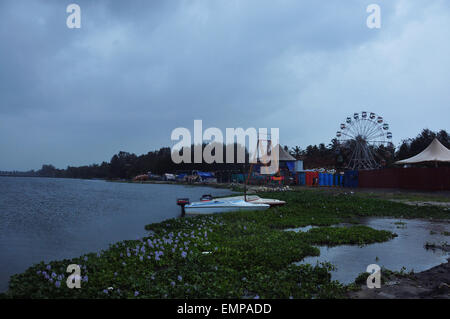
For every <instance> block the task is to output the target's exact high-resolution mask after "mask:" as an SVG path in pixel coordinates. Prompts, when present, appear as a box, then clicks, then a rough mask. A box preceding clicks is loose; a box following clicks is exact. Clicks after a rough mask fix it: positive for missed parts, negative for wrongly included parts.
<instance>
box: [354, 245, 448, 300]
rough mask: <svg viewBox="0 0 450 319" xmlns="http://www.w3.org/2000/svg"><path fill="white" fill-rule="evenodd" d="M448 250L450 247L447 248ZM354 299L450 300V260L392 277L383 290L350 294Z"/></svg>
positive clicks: (368, 290) (382, 286) (363, 286)
mask: <svg viewBox="0 0 450 319" xmlns="http://www.w3.org/2000/svg"><path fill="white" fill-rule="evenodd" d="M446 249H448V246H447V248H446ZM348 297H349V298H352V299H450V259H448V260H447V263H445V264H441V265H439V266H436V267H433V268H431V269H429V270H426V271H423V272H420V273H416V274H412V275H408V276H398V275H397V276H395V275H394V276H392V277H390V278H389V281H387V282H386V283H384V284H382V285H381V288H379V289H377V288H373V289H369V288H367V286H366V285H362V286H361V290H360V291H356V292H350V293H349V294H348Z"/></svg>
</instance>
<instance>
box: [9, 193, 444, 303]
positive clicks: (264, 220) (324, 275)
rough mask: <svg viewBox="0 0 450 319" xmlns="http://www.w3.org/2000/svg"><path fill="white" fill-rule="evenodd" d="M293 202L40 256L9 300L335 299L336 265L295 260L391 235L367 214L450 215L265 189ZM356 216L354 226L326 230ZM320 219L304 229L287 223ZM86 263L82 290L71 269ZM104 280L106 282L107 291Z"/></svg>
mask: <svg viewBox="0 0 450 319" xmlns="http://www.w3.org/2000/svg"><path fill="white" fill-rule="evenodd" d="M264 196H270V197H272V198H277V199H281V200H285V201H287V203H288V204H287V205H285V206H283V207H279V208H272V209H269V210H267V211H256V212H233V213H227V214H220V215H211V216H196V217H189V218H174V219H170V220H167V221H164V222H162V223H155V224H150V225H147V226H146V229H147V230H148V231H149V233H148V235H147V236H145V237H144V238H139V239H136V240H125V241H122V242H118V243H115V244H113V245H111V246H110V247H109V249H106V250H103V251H101V252H98V253H90V254H86V255H83V256H81V257H79V258H72V259H66V260H61V261H53V262H50V263H47V264H46V263H44V262H41V263H39V264H36V265H33V266H32V267H30V268H29V269H27V270H26V271H25V272H24V273H21V274H18V275H14V276H12V277H11V280H10V283H9V290H8V291H7V292H6V293H5V294H4V295H3V297H6V298H113V299H115V298H286V299H288V298H339V297H343V296H345V292H346V287H344V286H343V285H341V284H340V283H339V282H336V281H332V280H331V275H330V271H331V270H332V265H329V264H326V263H325V264H319V265H315V266H312V265H297V264H294V263H295V262H298V261H301V260H302V259H303V258H304V257H307V256H317V255H318V254H319V253H320V250H319V249H318V248H317V247H315V246H317V245H328V246H335V245H347V244H348V245H352V244H354V245H367V244H371V243H375V242H382V241H387V240H390V239H391V238H393V237H394V236H395V234H393V233H391V232H388V231H380V230H375V229H372V228H369V227H366V226H360V225H357V224H355V223H356V222H357V218H359V217H364V216H393V217H402V218H405V219H406V218H412V217H423V216H428V217H439V218H447V219H450V212H448V211H445V210H443V209H439V208H435V207H415V206H408V205H404V204H401V203H393V202H388V201H385V200H382V199H366V198H363V197H358V196H357V195H351V196H349V195H342V194H326V193H318V192H314V191H300V192H289V193H286V192H285V193H273V194H269V195H267V194H265V195H264ZM341 222H351V223H353V224H354V225H351V226H348V227H329V226H331V225H333V224H338V223H341ZM308 225H314V226H319V227H316V228H312V229H310V230H309V231H306V232H292V231H284V230H285V229H286V228H295V227H305V226H308ZM69 264H78V265H80V266H81V269H82V272H81V288H80V289H76V288H74V289H69V288H68V287H67V285H66V279H67V276H68V275H69V274H68V273H66V268H67V266H68V265H69ZM105 287H106V288H105Z"/></svg>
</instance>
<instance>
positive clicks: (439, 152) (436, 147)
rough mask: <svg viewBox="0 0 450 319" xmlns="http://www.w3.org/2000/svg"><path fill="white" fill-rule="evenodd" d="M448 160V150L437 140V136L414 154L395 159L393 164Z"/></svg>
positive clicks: (449, 158)
mask: <svg viewBox="0 0 450 319" xmlns="http://www.w3.org/2000/svg"><path fill="white" fill-rule="evenodd" d="M431 161H432V162H450V150H449V149H448V148H446V147H445V146H444V145H442V144H441V142H439V140H438V139H437V138H435V139H434V140H433V142H431V144H430V145H428V147H427V148H426V149H424V150H423V151H422V152H421V153H419V154H417V155H416V156H413V157H410V158H407V159H404V160H401V161H397V162H395V164H413V163H421V162H431Z"/></svg>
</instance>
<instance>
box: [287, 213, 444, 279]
mask: <svg viewBox="0 0 450 319" xmlns="http://www.w3.org/2000/svg"><path fill="white" fill-rule="evenodd" d="M360 223H361V224H360V225H366V226H369V227H372V228H374V229H378V230H389V231H391V232H393V233H396V234H398V237H396V238H394V239H392V240H390V241H387V242H384V243H375V244H370V245H367V246H363V247H359V246H350V245H343V246H336V247H326V246H318V248H319V249H320V256H317V257H307V258H305V259H303V260H302V261H301V262H297V263H296V264H312V265H315V264H316V262H330V263H332V264H333V265H334V266H336V268H337V269H336V271H333V272H332V273H331V275H332V279H333V280H338V281H340V282H341V283H344V284H349V283H351V282H353V281H354V280H355V278H356V276H357V275H358V274H359V273H361V272H365V271H366V268H367V266H368V265H370V264H377V265H379V266H381V267H383V266H384V267H386V268H388V269H390V270H396V271H400V270H401V269H402V267H406V270H407V271H410V270H414V271H415V272H420V271H424V270H427V269H430V268H432V267H434V266H437V265H439V264H442V263H445V262H446V261H447V258H449V257H450V254H449V253H448V252H444V251H442V250H440V249H435V250H432V249H428V250H427V249H425V247H424V245H425V244H426V243H427V242H429V243H443V242H447V243H448V242H450V237H449V236H445V235H442V234H441V233H442V232H444V231H446V232H449V231H450V223H449V222H448V221H443V222H435V221H428V220H421V219H413V220H408V219H391V218H364V219H361V220H360ZM341 226H342V225H341ZM303 228H305V227H303Z"/></svg>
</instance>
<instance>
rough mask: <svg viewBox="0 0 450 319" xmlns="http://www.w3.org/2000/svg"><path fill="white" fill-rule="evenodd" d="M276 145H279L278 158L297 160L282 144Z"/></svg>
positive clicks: (281, 159) (280, 159)
mask: <svg viewBox="0 0 450 319" xmlns="http://www.w3.org/2000/svg"><path fill="white" fill-rule="evenodd" d="M275 147H278V160H279V161H296V159H295V157H293V156H292V155H291V154H289V153H288V152H286V151H285V150H284V148H282V147H281V145H280V144H277V145H276V146H275Z"/></svg>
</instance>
